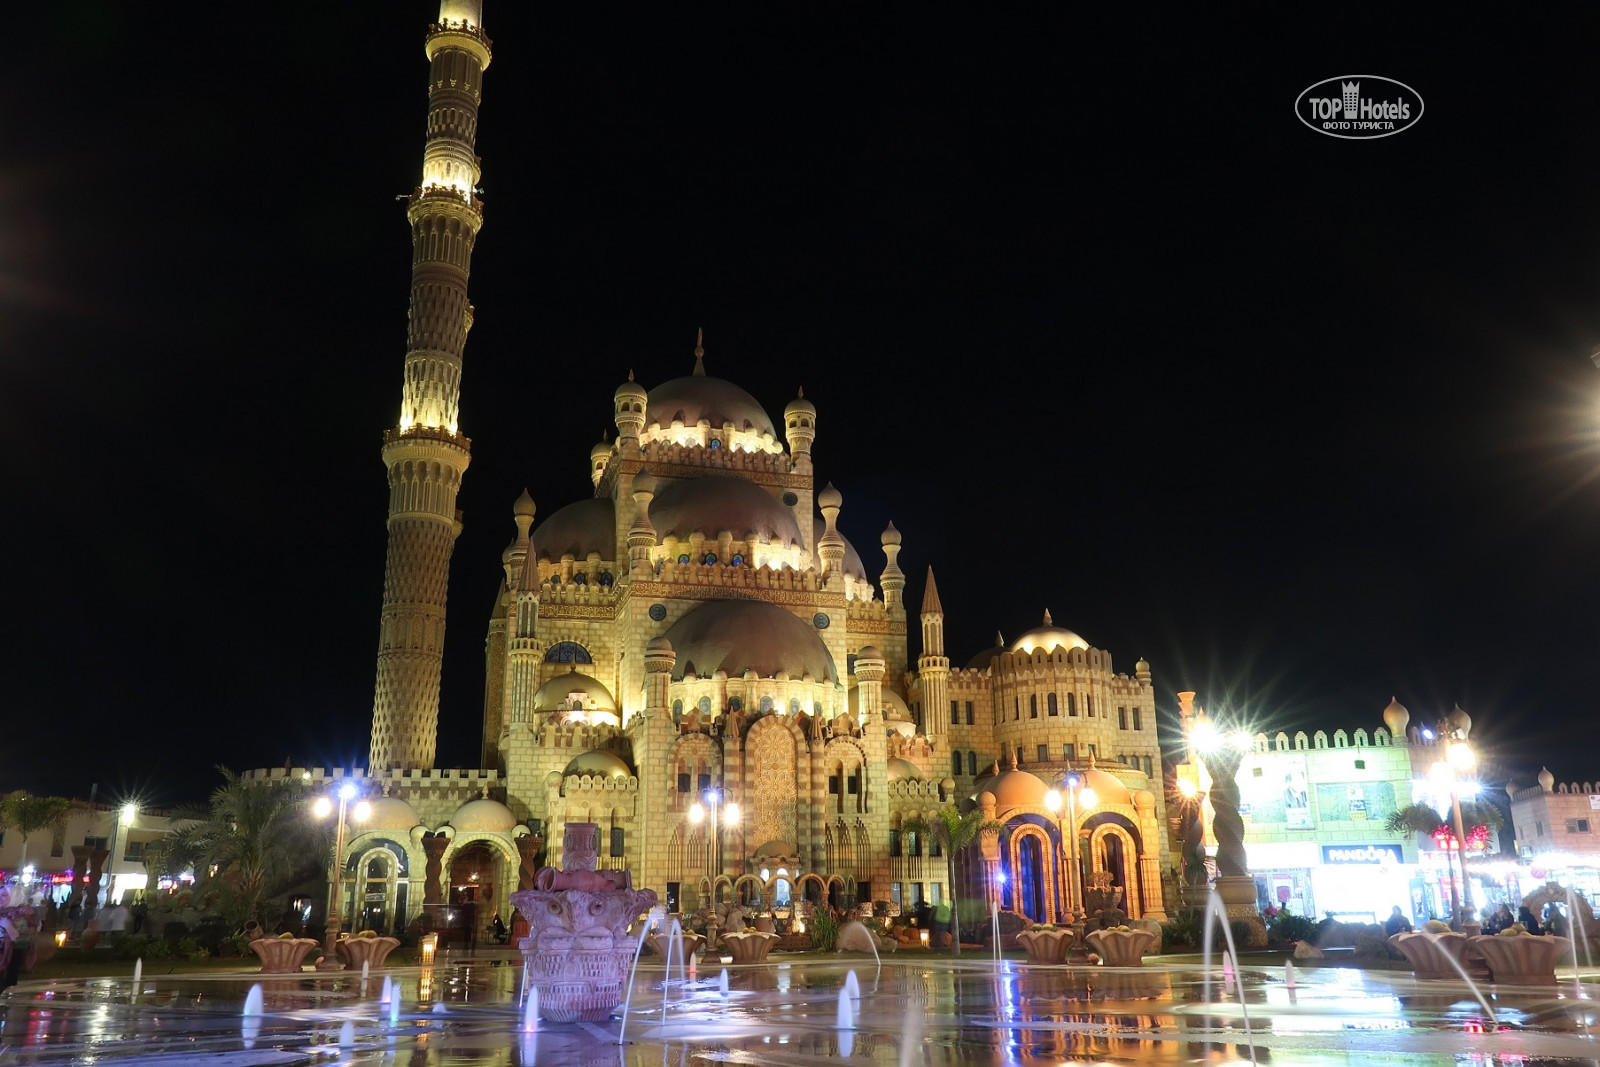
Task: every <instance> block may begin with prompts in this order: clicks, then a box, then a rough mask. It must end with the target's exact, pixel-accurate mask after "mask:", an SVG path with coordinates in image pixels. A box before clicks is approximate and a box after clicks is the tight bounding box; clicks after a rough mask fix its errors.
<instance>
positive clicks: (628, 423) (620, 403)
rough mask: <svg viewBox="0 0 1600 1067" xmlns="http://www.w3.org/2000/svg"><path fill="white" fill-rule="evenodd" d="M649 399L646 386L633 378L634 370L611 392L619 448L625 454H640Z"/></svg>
mask: <svg viewBox="0 0 1600 1067" xmlns="http://www.w3.org/2000/svg"><path fill="white" fill-rule="evenodd" d="M649 399H650V394H649V393H647V392H645V391H644V386H642V385H640V384H639V383H638V382H636V381H634V380H633V371H629V372H628V380H627V381H625V382H623V383H622V384H621V385H619V386H617V391H616V392H615V393H612V394H611V401H612V405H613V410H614V412H615V414H614V416H613V418H614V421H615V422H616V424H617V450H618V451H619V452H621V453H622V454H623V455H637V454H638V451H639V435H640V434H641V433H643V432H644V406H645V403H646V402H647V401H648V400H649Z"/></svg>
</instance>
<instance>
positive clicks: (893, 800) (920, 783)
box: [888, 778, 946, 814]
mask: <svg viewBox="0 0 1600 1067" xmlns="http://www.w3.org/2000/svg"><path fill="white" fill-rule="evenodd" d="M888 793H889V809H890V810H891V811H894V812H897V813H901V814H907V813H910V812H913V811H914V812H916V813H917V814H922V813H923V812H924V811H927V810H929V809H933V808H941V807H943V806H944V805H945V803H946V796H945V788H944V784H943V782H942V781H938V782H934V781H928V780H926V779H921V778H901V779H898V780H896V781H892V782H890V783H889V784H888Z"/></svg>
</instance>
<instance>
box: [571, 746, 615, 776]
mask: <svg viewBox="0 0 1600 1067" xmlns="http://www.w3.org/2000/svg"><path fill="white" fill-rule="evenodd" d="M574 774H598V775H600V776H601V777H603V778H631V777H633V771H632V770H631V769H630V768H629V767H628V764H627V761H626V760H624V759H623V758H622V757H621V756H619V755H617V754H616V753H615V752H602V751H601V750H600V749H598V748H592V749H590V750H589V751H587V752H580V753H579V754H578V755H576V756H574V757H572V761H571V762H570V763H568V764H567V769H566V770H564V771H562V772H561V777H563V778H570V777H571V776H572V775H574Z"/></svg>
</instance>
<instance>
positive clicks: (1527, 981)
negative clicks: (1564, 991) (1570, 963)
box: [1468, 934, 1572, 985]
mask: <svg viewBox="0 0 1600 1067" xmlns="http://www.w3.org/2000/svg"><path fill="white" fill-rule="evenodd" d="M1468 940H1469V941H1470V942H1471V943H1472V946H1473V947H1474V948H1476V949H1477V950H1478V951H1479V952H1481V953H1483V958H1484V959H1485V960H1487V961H1488V962H1489V974H1490V975H1491V976H1492V977H1493V979H1494V982H1495V984H1496V985H1555V984H1556V961H1557V960H1559V959H1560V958H1561V957H1562V956H1565V955H1566V954H1567V953H1569V952H1571V951H1572V939H1571V938H1570V937H1554V936H1547V937H1539V936H1537V935H1534V934H1517V935H1512V936H1509V937H1505V936H1501V935H1500V934H1479V935H1478V936H1476V937H1472V938H1468Z"/></svg>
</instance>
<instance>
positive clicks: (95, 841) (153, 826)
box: [0, 801, 181, 903]
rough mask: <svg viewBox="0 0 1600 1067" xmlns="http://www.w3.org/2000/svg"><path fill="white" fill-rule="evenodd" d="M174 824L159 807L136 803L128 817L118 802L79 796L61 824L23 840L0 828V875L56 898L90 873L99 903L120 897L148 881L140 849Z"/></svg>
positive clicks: (62, 898)
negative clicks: (95, 801)
mask: <svg viewBox="0 0 1600 1067" xmlns="http://www.w3.org/2000/svg"><path fill="white" fill-rule="evenodd" d="M177 825H181V824H175V823H174V822H173V820H172V819H171V818H170V817H169V816H168V815H167V813H166V812H162V811H150V810H144V809H136V810H135V811H134V812H133V813H132V815H131V818H127V817H125V816H124V815H123V809H122V808H120V807H114V806H111V805H107V804H89V803H87V802H82V801H80V802H78V803H75V804H74V805H73V807H72V810H71V812H70V813H69V814H68V816H67V820H66V822H65V824H64V825H63V826H62V827H61V829H59V830H58V831H56V832H55V833H51V832H50V831H49V830H40V831H38V832H37V833H34V834H33V835H31V836H30V837H29V838H28V839H27V842H26V845H24V842H23V838H22V832H21V831H20V830H17V829H16V828H14V827H13V828H11V829H7V830H3V831H0V877H3V878H10V877H12V876H18V877H20V878H21V879H22V880H23V882H24V883H25V884H27V885H28V886H29V887H30V891H31V892H32V893H34V894H35V895H39V896H40V897H41V899H42V897H43V896H44V895H48V896H49V897H50V899H52V900H54V901H56V902H57V903H62V902H64V901H65V900H66V899H67V897H68V896H69V895H70V894H71V892H72V888H73V885H74V883H75V882H80V883H81V882H82V881H83V879H85V878H88V879H89V884H91V885H93V886H95V887H96V888H97V890H98V900H99V902H100V903H104V902H105V901H106V900H122V899H125V898H127V897H128V896H129V894H136V893H140V892H142V891H144V890H145V889H146V888H147V887H148V886H149V881H150V879H149V874H148V872H147V871H146V870H145V866H144V851H145V849H146V848H147V847H148V846H149V845H150V844H151V843H152V842H155V841H159V840H161V839H162V838H164V837H166V836H167V834H169V833H171V832H172V831H173V829H175V828H176V826H177ZM113 845H115V850H114V851H115V854H114V855H113Z"/></svg>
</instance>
